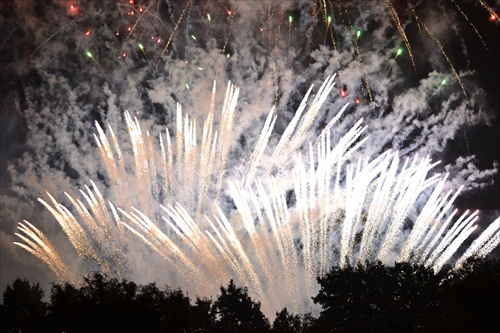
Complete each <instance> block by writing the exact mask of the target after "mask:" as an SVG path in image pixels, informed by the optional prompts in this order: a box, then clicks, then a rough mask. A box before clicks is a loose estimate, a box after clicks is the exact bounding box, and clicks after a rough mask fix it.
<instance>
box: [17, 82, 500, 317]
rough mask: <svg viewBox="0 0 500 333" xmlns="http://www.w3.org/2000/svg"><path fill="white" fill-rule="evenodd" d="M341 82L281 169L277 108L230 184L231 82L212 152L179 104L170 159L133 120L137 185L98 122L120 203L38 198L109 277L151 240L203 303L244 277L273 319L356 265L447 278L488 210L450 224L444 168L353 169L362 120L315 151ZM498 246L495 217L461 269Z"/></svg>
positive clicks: (313, 109)
mask: <svg viewBox="0 0 500 333" xmlns="http://www.w3.org/2000/svg"><path fill="white" fill-rule="evenodd" d="M334 78H335V77H332V78H328V79H327V80H325V82H324V84H323V85H322V86H321V87H320V88H319V90H318V93H317V94H316V96H315V98H314V99H313V101H312V103H311V104H310V105H309V108H308V109H307V110H306V108H307V102H308V96H309V93H310V92H311V91H312V87H311V89H310V90H309V92H308V94H307V95H306V97H305V98H304V100H303V101H302V103H301V104H300V107H299V110H297V113H296V117H295V118H294V119H292V121H291V122H290V124H289V125H288V127H287V128H286V130H285V132H284V133H283V136H282V137H281V139H280V142H279V143H278V145H276V147H275V149H274V151H273V152H272V155H271V156H272V158H271V159H270V160H269V161H272V162H270V163H271V164H268V165H265V164H264V163H263V162H262V159H261V158H260V156H261V155H262V153H261V151H262V150H263V149H264V148H263V147H266V146H267V141H268V138H269V134H268V133H269V131H270V130H272V125H273V124H274V120H271V119H273V118H274V119H275V117H273V114H274V110H271V112H270V114H269V116H268V118H267V121H266V123H265V125H264V128H263V129H262V132H261V135H260V137H259V139H258V140H257V143H256V149H255V150H254V153H253V154H252V156H251V158H250V161H249V168H248V169H247V170H249V171H247V172H246V173H245V174H244V175H242V176H243V177H242V178H243V179H242V180H236V179H233V180H231V181H229V183H228V184H227V185H228V186H227V187H226V186H225V184H224V183H225V182H226V180H225V179H224V176H225V175H226V174H227V173H228V172H227V171H226V167H225V166H226V160H227V158H228V151H229V143H230V142H231V140H232V122H233V118H234V113H235V108H236V100H237V97H238V89H237V88H235V87H233V86H232V85H231V84H229V85H228V87H227V90H226V97H225V99H224V103H223V107H222V112H221V114H220V118H221V119H220V122H219V124H220V125H219V128H214V121H213V119H214V117H215V114H214V112H213V111H214V110H213V109H214V107H213V106H211V107H210V113H209V116H208V119H207V120H206V121H205V125H204V127H203V130H202V133H203V136H202V140H201V144H199V142H200V140H198V138H197V133H198V131H197V129H196V123H195V122H194V121H193V120H191V119H190V118H189V117H188V116H187V115H185V116H184V115H183V113H182V110H181V107H180V106H179V105H178V106H177V130H176V133H175V137H174V138H171V137H170V135H169V133H168V132H167V133H166V142H167V144H166V147H165V144H164V143H163V142H164V140H163V139H161V141H160V142H161V145H160V150H161V152H158V151H157V150H156V149H157V148H156V149H155V148H154V147H153V144H152V140H151V137H150V135H149V133H148V132H146V133H144V132H143V130H142V129H141V126H140V124H139V122H138V120H137V119H132V117H131V116H130V115H129V114H128V113H125V121H126V124H127V128H128V132H129V135H130V141H131V143H132V148H133V154H134V156H135V159H134V161H135V165H134V170H135V172H133V176H134V177H133V178H135V179H129V178H130V177H129V176H127V175H125V173H124V169H126V168H128V167H130V166H126V165H123V164H122V152H121V148H120V144H119V142H117V140H116V136H115V134H114V133H113V131H112V129H111V128H110V129H109V136H110V137H111V141H112V142H113V147H112V146H111V145H110V143H109V138H108V136H107V135H106V134H105V133H104V131H103V129H102V128H101V127H100V126H99V125H98V124H96V128H97V132H98V135H96V136H95V140H96V141H97V145H98V147H99V150H100V153H101V157H102V159H103V160H104V162H105V165H106V170H107V173H108V174H107V176H108V178H109V182H110V184H112V185H111V191H113V192H116V196H115V197H117V198H118V199H117V202H116V203H111V202H108V203H106V201H105V199H104V198H103V196H102V194H101V193H100V192H99V190H98V188H97V187H96V186H95V184H92V189H90V188H88V187H86V192H85V191H81V194H82V195H83V196H84V198H85V201H86V205H85V204H83V203H82V202H81V201H79V200H75V199H73V198H72V197H71V196H69V195H68V198H69V199H70V201H71V202H72V204H73V207H74V209H76V210H77V212H78V214H77V216H75V215H73V214H72V213H71V211H70V210H69V209H67V208H66V207H64V206H63V205H61V204H59V203H58V202H57V201H56V200H55V199H54V198H53V197H52V196H50V195H49V197H50V199H51V201H52V205H50V204H48V203H46V202H45V201H43V200H41V199H40V201H41V202H42V203H43V204H44V206H46V207H47V208H48V209H49V210H50V212H51V213H52V214H53V215H54V217H55V218H56V220H57V221H58V222H59V224H60V225H61V227H62V229H63V230H64V232H65V233H66V235H67V236H68V239H69V240H70V241H71V243H72V245H73V247H74V248H75V250H76V252H77V253H78V254H79V255H80V256H82V257H84V258H85V259H88V260H93V261H96V262H97V264H98V265H99V267H100V269H101V271H103V272H104V273H105V274H112V275H118V276H122V275H123V274H126V271H127V269H133V266H134V265H133V262H131V260H132V257H131V256H130V251H133V250H132V248H133V245H131V244H133V243H134V242H138V241H142V242H144V244H146V245H147V246H148V247H149V248H150V249H151V250H153V251H154V252H155V253H157V254H158V255H159V256H161V258H163V259H164V260H165V265H169V266H171V267H173V268H174V269H175V271H176V272H177V273H178V274H179V276H181V277H182V279H183V280H184V281H185V283H187V284H192V285H195V286H196V292H197V293H200V294H203V293H206V292H207V291H213V290H215V289H216V288H217V286H218V285H219V284H220V283H221V281H225V280H227V279H229V278H234V277H236V278H237V279H238V281H239V282H240V283H243V284H245V285H249V286H251V290H253V291H254V292H255V294H256V296H257V297H258V298H259V299H262V300H267V299H270V301H269V303H267V302H265V303H264V304H263V306H264V309H266V311H274V310H276V309H279V308H281V307H283V306H285V305H287V306H291V307H292V308H293V309H294V310H295V311H298V310H302V306H303V305H304V304H305V303H306V302H307V298H308V297H309V296H310V295H311V294H312V293H313V292H314V288H315V286H314V285H313V281H315V277H317V276H318V275H321V274H323V273H325V272H326V271H327V270H328V268H329V267H330V266H331V265H332V264H335V263H337V264H339V265H340V266H342V267H345V266H348V265H354V264H356V263H360V264H364V263H366V262H373V261H375V260H380V261H382V262H383V263H384V264H386V265H391V264H393V263H394V262H395V261H404V262H411V263H419V264H424V265H425V266H427V267H430V268H433V269H434V270H435V271H439V270H440V269H441V268H442V266H443V265H444V264H445V263H447V262H448V260H449V259H450V258H451V257H452V256H453V255H454V253H455V252H456V250H457V249H458V248H459V247H460V245H461V244H462V243H463V242H464V241H465V240H466V239H467V238H468V237H469V235H470V234H471V233H472V231H473V230H474V228H475V227H474V226H473V223H474V222H475V221H476V220H477V213H473V214H468V212H466V213H464V214H463V215H462V216H461V217H460V218H459V219H458V220H457V221H456V222H454V223H453V222H452V220H453V215H454V214H451V215H450V214H449V210H450V207H451V204H452V202H453V201H454V199H455V198H456V196H457V195H458V192H459V191H457V193H456V194H454V195H452V196H451V192H448V193H446V194H444V195H443V194H442V192H443V188H444V184H445V180H446V177H443V178H439V176H437V175H435V176H432V177H428V173H429V170H430V169H432V167H433V166H434V165H435V164H433V163H432V162H431V161H430V160H429V158H418V157H415V158H413V159H412V160H408V159H407V160H406V161H405V162H404V163H403V165H401V163H400V162H399V156H398V153H397V152H391V151H388V152H386V153H383V154H382V155H380V156H378V157H376V158H374V159H373V160H370V159H369V158H364V159H359V160H358V161H357V162H356V161H351V159H350V156H351V155H352V153H353V152H354V151H356V150H357V149H358V148H359V146H360V145H361V144H363V143H364V141H365V140H362V139H361V137H362V134H363V132H364V131H365V129H366V127H364V126H363V125H362V121H361V120H360V121H359V122H357V123H356V124H355V125H354V126H353V127H352V128H351V129H350V130H349V131H348V132H347V133H346V134H345V135H344V136H343V137H342V138H341V139H340V140H339V141H338V142H337V143H336V144H333V143H332V141H331V133H330V132H331V129H332V127H333V126H332V125H333V124H329V125H328V126H326V128H325V130H323V131H322V132H321V133H320V134H319V136H318V138H317V140H316V141H313V142H312V143H309V144H308V142H307V138H308V136H307V135H306V134H307V132H308V131H309V128H310V126H311V123H312V122H313V120H314V118H315V117H317V115H318V112H319V110H320V107H321V105H322V104H323V103H324V102H325V100H326V98H327V97H328V96H329V94H330V93H331V90H332V89H333V87H334ZM214 95H215V85H214V90H213V95H212V96H214ZM213 98H214V97H212V100H213ZM344 109H345V108H344ZM342 112H343V110H341V111H340V112H339V115H337V117H335V118H334V119H333V120H332V123H333V122H334V121H335V120H336V119H338V116H340V114H341V113H342ZM172 141H174V142H175V146H176V147H175V149H174V147H173V144H172ZM300 147H308V149H300ZM174 151H175V154H174ZM349 161H350V162H351V163H348V162H349ZM255 174H258V176H254V175H255ZM198 175H199V176H198ZM290 178H292V179H293V182H292V183H291V184H290V183H289V182H288V181H287V180H288V179H290ZM131 181H132V182H137V183H138V185H139V188H138V189H136V191H137V192H136V193H135V194H136V195H137V196H138V197H139V200H138V202H139V203H141V206H139V207H128V205H127V199H126V198H123V199H121V198H120V193H122V192H129V191H132V190H133V189H132V188H131V187H129V185H128V183H129V182H131ZM426 189H431V194H430V196H429V199H428V200H427V203H426V204H425V206H424V207H423V209H422V210H421V212H419V215H418V217H417V219H416V220H415V222H414V224H413V227H412V228H411V230H410V232H409V233H408V234H407V235H404V228H403V226H404V224H405V222H406V221H407V220H408V218H409V214H410V212H411V211H412V210H413V207H414V205H415V203H416V201H417V199H418V197H419V196H420V195H422V193H423V192H424V191H425V190H426ZM225 192H227V193H229V196H230V198H231V200H232V201H233V202H234V204H235V206H236V209H233V210H229V211H224V210H222V209H221V208H220V207H219V206H218V205H217V202H220V201H221V200H222V199H221V195H222V194H223V193H225ZM287 193H293V195H294V196H295V202H294V203H292V202H290V200H287V198H286V196H287ZM160 194H161V195H160ZM213 202H215V204H214V203H213ZM86 207H89V209H88V208H86ZM115 207H120V208H118V209H116V208H115ZM159 209H160V210H159ZM159 211H160V213H159ZM159 214H160V215H161V218H159ZM448 215H449V217H448V218H447V216H448ZM124 229H126V230H124ZM19 230H20V231H21V232H22V234H18V236H19V237H20V238H21V239H22V240H23V241H24V243H16V244H18V245H20V246H22V247H23V248H24V249H26V250H28V251H29V252H30V253H32V254H34V255H35V256H36V257H38V258H39V259H41V260H42V261H44V262H45V263H46V264H47V265H48V266H49V267H50V268H51V269H52V270H54V272H55V273H56V274H57V275H58V276H59V277H61V278H63V279H71V276H70V275H69V273H68V271H69V269H68V268H67V267H66V266H65V265H64V263H63V260H62V259H61V255H59V254H58V253H57V251H56V250H55V248H54V246H53V245H51V244H50V242H49V241H48V239H47V238H46V237H45V236H43V234H42V233H41V232H40V231H39V230H38V229H36V228H35V227H34V226H33V225H31V224H29V223H28V222H24V223H20V227H19ZM338 235H340V239H338V237H337V236H338ZM499 241H500V227H499V225H498V220H497V221H496V222H494V223H493V224H492V225H491V226H490V227H489V228H488V229H487V230H486V231H485V232H484V233H483V234H482V235H481V236H479V237H478V239H477V240H476V241H475V242H474V243H473V244H472V245H471V247H470V248H469V249H468V250H467V251H466V252H465V253H464V254H463V256H462V257H461V258H460V260H459V261H458V262H457V265H461V263H462V262H463V261H464V260H465V259H466V258H467V257H469V256H471V255H476V254H480V255H482V256H484V255H486V254H487V253H488V252H489V251H491V250H492V249H493V248H494V247H496V246H497V245H498V243H499ZM120 244H122V245H120ZM126 244H128V245H126ZM299 286H301V288H299ZM304 286H305V288H304ZM287 295H294V296H295V297H293V299H294V300H295V301H293V302H292V303H291V304H286V300H287V299H289V297H287ZM266 296H269V297H266Z"/></svg>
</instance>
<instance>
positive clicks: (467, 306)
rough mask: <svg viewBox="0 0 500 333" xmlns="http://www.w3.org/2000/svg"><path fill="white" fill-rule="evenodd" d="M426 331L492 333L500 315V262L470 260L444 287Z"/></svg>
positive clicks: (447, 278)
mask: <svg viewBox="0 0 500 333" xmlns="http://www.w3.org/2000/svg"><path fill="white" fill-rule="evenodd" d="M440 299H441V304H440V307H439V311H436V312H434V313H433V316H432V317H430V318H431V319H432V321H429V322H428V323H427V325H426V331H427V332H445V331H446V332H492V331H494V330H496V329H495V328H494V327H497V326H498V322H499V321H498V320H499V314H500V303H499V300H500V261H498V260H484V259H481V258H470V259H469V260H468V261H467V262H466V263H465V264H464V265H463V267H462V268H460V269H458V270H455V271H452V272H451V273H450V274H448V276H447V277H446V279H445V280H444V281H443V284H442V292H441V297H440Z"/></svg>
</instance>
